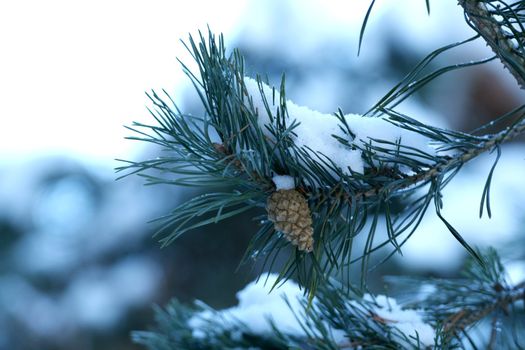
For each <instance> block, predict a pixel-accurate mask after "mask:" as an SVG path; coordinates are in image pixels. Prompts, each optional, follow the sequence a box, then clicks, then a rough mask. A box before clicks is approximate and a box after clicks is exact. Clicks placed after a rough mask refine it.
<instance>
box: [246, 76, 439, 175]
mask: <svg viewBox="0 0 525 350" xmlns="http://www.w3.org/2000/svg"><path fill="white" fill-rule="evenodd" d="M244 83H245V86H246V89H247V92H248V94H249V95H250V96H251V99H252V103H253V108H254V110H255V112H256V113H257V115H258V123H259V126H260V127H261V129H262V130H263V132H265V133H266V134H267V136H268V137H271V134H270V132H269V131H268V128H267V125H270V124H271V119H270V116H269V114H268V112H270V113H271V115H272V116H273V117H275V116H276V115H277V110H278V108H279V103H280V98H281V97H280V94H279V92H278V91H277V90H275V91H274V90H273V89H272V88H270V87H269V86H268V85H266V84H264V83H261V85H259V83H258V82H257V81H256V80H255V79H252V78H249V77H245V78H244ZM262 94H264V98H263V96H262ZM264 100H266V103H267V105H266V104H265V103H264ZM247 104H249V103H248V102H247ZM267 107H268V109H267ZM286 108H287V111H288V117H289V119H290V120H288V121H287V125H291V124H292V122H294V121H295V122H297V123H299V125H298V126H297V127H296V128H295V129H294V133H295V134H296V135H297V136H295V137H294V142H295V144H296V145H297V147H299V148H302V149H303V150H304V151H305V152H306V153H308V154H309V155H310V156H311V157H312V158H313V159H322V160H324V161H327V160H328V161H331V162H333V163H334V164H335V165H336V166H337V167H338V168H340V169H341V170H342V171H343V172H344V173H346V174H349V175H350V174H351V172H356V173H360V174H363V173H364V168H365V162H364V161H363V159H362V152H361V150H360V149H359V148H364V147H366V145H369V144H371V143H372V144H374V143H377V142H374V140H386V141H389V142H392V143H393V144H385V143H382V144H381V147H383V148H386V149H390V150H395V149H396V148H397V147H398V144H399V145H402V146H403V147H411V148H415V149H419V150H422V151H424V152H426V153H428V154H431V155H435V154H436V151H435V149H434V148H432V147H431V146H430V145H429V139H428V138H426V137H424V136H422V135H420V134H417V133H415V132H411V131H408V130H406V129H403V128H400V127H398V126H396V125H394V124H392V123H391V122H390V121H389V120H388V118H386V117H381V118H372V117H364V116H362V115H358V114H346V115H345V116H344V118H345V121H346V123H347V125H348V126H349V128H350V131H351V132H352V134H353V135H355V138H354V139H353V140H352V139H351V138H350V135H348V134H347V133H346V132H345V131H343V130H344V128H342V125H341V123H340V121H339V119H338V118H337V117H336V116H334V115H330V114H324V113H321V112H318V111H314V110H311V109H309V108H308V107H304V106H298V105H296V104H295V103H293V102H292V101H290V100H287V101H286ZM334 136H335V137H334ZM336 137H339V138H341V139H346V140H348V142H349V144H354V145H356V146H357V148H355V149H353V148H350V147H348V146H346V145H343V144H342V143H341V142H339V141H338V140H337V139H336ZM418 160H420V161H424V159H422V158H418Z"/></svg>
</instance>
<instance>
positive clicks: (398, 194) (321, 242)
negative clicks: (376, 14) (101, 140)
mask: <svg viewBox="0 0 525 350" xmlns="http://www.w3.org/2000/svg"><path fill="white" fill-rule="evenodd" d="M471 40H473V39H468V40H466V41H463V42H460V43H456V44H453V45H448V46H447V47H444V48H442V49H438V50H436V51H435V52H433V53H431V54H430V55H428V56H427V57H426V58H425V59H423V60H422V62H421V63H420V64H419V65H418V66H417V67H416V68H415V69H414V70H413V71H412V72H410V73H409V74H408V75H407V76H406V77H405V78H404V79H403V80H402V81H401V82H400V83H399V84H397V85H396V86H395V87H394V88H393V89H392V90H391V91H389V92H388V93H387V94H386V95H385V97H384V98H382V99H381V100H380V101H379V102H378V103H377V104H376V106H374V107H373V108H372V109H371V111H370V112H369V113H368V114H369V115H370V116H356V115H344V114H343V113H342V111H339V112H338V113H336V115H335V116H329V115H326V116H323V115H319V114H315V112H312V111H309V110H308V109H305V108H304V107H299V106H296V105H294V104H293V102H291V101H288V100H286V98H285V80H284V77H283V80H282V82H281V87H280V89H279V91H276V89H271V88H269V87H268V86H267V85H266V84H264V83H263V82H262V80H261V79H260V78H258V80H257V81H255V80H251V81H249V82H250V84H251V85H250V86H249V87H248V86H247V79H248V78H245V73H244V59H243V57H242V55H241V54H240V53H239V52H238V51H234V52H233V54H231V55H227V54H226V49H225V47H224V42H223V39H222V37H219V39H218V40H216V38H215V36H214V35H213V34H212V33H211V32H210V33H209V35H208V38H207V39H205V38H204V37H203V36H202V35H201V37H200V42H195V41H194V40H193V38H191V37H190V40H189V43H188V45H187V48H188V50H189V51H190V53H191V55H192V57H193V59H194V60H195V61H196V62H197V63H198V66H199V72H200V74H199V75H198V76H197V75H194V74H193V73H192V72H191V71H189V70H188V69H187V67H186V66H185V65H183V69H184V70H185V72H186V74H187V75H188V77H189V78H190V79H191V81H192V82H193V85H194V86H195V88H196V91H197V93H198V95H199V97H200V99H201V102H202V105H203V107H204V109H205V111H206V113H205V115H203V116H201V117H195V116H191V115H187V114H184V113H182V112H181V111H180V110H179V109H178V107H177V106H176V104H175V103H174V101H173V100H172V99H171V98H170V97H169V96H168V95H166V97H161V96H159V95H158V94H156V93H155V92H153V93H152V94H151V95H150V96H149V97H150V99H151V101H152V103H153V105H154V109H152V110H151V111H150V112H151V114H152V115H153V117H154V118H155V120H156V121H157V123H158V124H157V125H146V124H141V123H135V124H134V127H133V128H131V130H133V131H135V132H136V133H137V134H138V135H139V136H138V137H133V139H136V140H141V141H146V142H151V143H154V144H156V145H160V146H162V147H163V156H162V157H158V158H156V159H152V160H147V161H142V162H127V165H125V166H123V167H121V168H119V169H118V170H119V171H124V170H126V171H128V174H135V173H138V174H139V175H141V176H143V177H145V178H146V180H147V181H148V183H150V184H159V183H161V184H172V185H184V186H199V187H215V188H216V187H217V186H226V187H229V188H232V189H233V191H232V192H221V193H217V194H209V195H207V196H203V197H199V198H195V199H194V200H192V201H190V202H188V203H185V204H182V205H181V206H179V207H178V208H175V209H174V210H173V211H172V213H171V214H169V215H167V216H165V217H164V218H163V220H164V223H165V224H164V225H163V226H162V227H161V229H160V230H159V233H162V235H163V237H162V238H161V242H162V243H163V244H169V243H171V242H172V241H173V240H175V239H176V238H177V237H179V236H180V235H181V234H183V233H185V232H187V231H189V230H191V229H193V228H196V227H200V226H202V225H206V224H209V223H216V222H218V221H221V220H224V219H228V218H230V217H232V216H234V215H236V214H239V213H241V212H243V211H245V210H247V209H249V208H254V207H258V208H266V206H267V199H268V198H269V197H270V196H271V195H272V193H273V192H275V191H276V187H275V185H274V183H273V182H272V178H273V176H274V175H276V174H279V175H288V176H290V177H291V178H293V179H294V183H295V191H297V192H298V193H300V194H301V195H302V196H303V197H305V199H306V200H307V201H308V207H309V210H310V212H311V221H310V220H306V221H304V222H313V227H312V229H313V231H310V232H313V235H314V237H310V238H308V237H306V238H305V237H302V238H300V239H299V238H298V236H296V233H292V232H287V231H286V230H284V231H283V228H285V227H289V226H286V225H280V226H276V225H274V224H273V222H272V221H274V220H268V218H265V217H263V218H262V220H261V222H262V225H261V229H260V230H259V232H258V233H257V234H256V235H255V237H254V238H253V240H252V242H251V244H250V246H249V247H248V249H247V253H246V255H245V256H246V258H245V259H244V260H243V262H248V261H250V260H252V259H253V258H263V259H264V263H263V268H264V267H266V268H268V267H269V266H271V265H272V264H274V262H275V260H276V259H275V258H276V256H277V254H279V253H282V252H283V250H286V248H287V244H286V242H285V241H283V240H282V238H283V237H284V238H287V239H288V240H290V241H291V242H292V243H293V242H299V241H300V240H301V241H305V242H306V241H308V242H313V246H312V245H311V244H308V249H306V250H305V251H303V249H296V250H295V251H291V252H289V253H288V255H289V257H288V260H287V261H286V262H285V263H284V264H282V265H281V266H280V267H279V269H280V270H281V271H282V273H281V278H282V279H287V278H290V277H292V276H295V277H296V278H297V279H298V280H299V281H300V283H301V284H303V285H305V286H307V287H308V288H309V289H310V291H311V293H314V292H315V289H316V288H317V287H316V286H318V285H319V284H320V283H323V281H325V280H326V279H327V278H328V277H329V276H330V275H331V274H332V273H334V272H338V271H342V270H344V269H346V270H349V267H350V265H351V264H353V263H355V262H360V263H361V278H362V284H363V285H364V284H365V282H366V281H365V278H366V275H367V269H368V267H367V264H368V260H369V257H370V255H371V254H372V253H373V252H375V251H378V250H380V249H382V248H384V247H386V246H387V245H388V244H391V245H392V247H393V250H392V253H391V254H389V255H388V256H391V255H392V254H394V253H396V252H399V251H400V250H401V247H402V245H403V244H404V243H405V242H406V240H407V239H408V238H409V237H410V236H411V235H412V234H413V232H414V231H415V230H416V229H417V227H418V225H419V223H420V222H421V220H422V218H423V216H424V215H425V213H426V212H427V210H428V208H429V207H430V205H431V204H434V207H435V210H436V215H437V216H438V217H439V218H440V219H441V220H442V222H443V223H444V225H445V226H446V227H447V228H448V229H449V230H450V232H451V233H452V234H453V235H454V237H455V238H456V239H457V240H458V242H459V243H460V244H461V245H463V246H464V247H465V249H466V250H467V251H468V252H469V253H470V254H472V255H473V256H475V257H476V252H475V251H474V249H472V248H471V247H470V246H469V245H468V243H467V242H466V241H465V240H464V239H463V238H462V237H461V235H460V233H459V232H457V230H455V229H454V227H453V226H452V225H451V224H450V223H448V222H447V220H446V219H445V218H444V217H443V215H442V214H441V208H442V206H443V201H442V194H441V191H442V190H443V188H444V187H445V186H446V185H447V184H448V182H449V181H451V180H452V178H453V177H454V175H455V174H456V173H457V172H458V171H459V170H460V168H461V167H462V165H463V164H464V163H466V162H468V161H469V160H471V159H474V158H475V157H477V156H478V155H479V154H482V153H484V152H487V151H491V150H493V149H495V148H498V147H499V145H500V144H501V143H504V142H506V141H508V140H510V139H512V138H513V137H515V136H516V135H518V134H520V133H522V132H523V131H524V130H525V124H524V123H523V122H522V120H523V117H524V115H525V113H524V110H525V106H522V107H520V108H518V109H516V110H515V111H512V112H509V113H508V115H506V116H503V117H502V119H503V118H511V117H514V118H516V121H515V122H514V124H513V125H512V126H510V127H508V128H507V129H505V130H503V131H501V132H500V133H497V134H494V135H483V136H477V135H474V134H466V133H461V132H456V131H452V130H444V129H440V128H436V127H433V126H431V125H425V124H423V123H420V122H418V121H417V120H415V119H412V118H410V117H408V116H405V115H403V114H400V113H398V112H396V111H395V110H394V109H393V108H394V107H395V106H396V105H398V104H399V103H400V102H401V101H403V100H404V99H405V98H407V97H408V96H410V95H412V94H413V93H414V92H415V91H417V89H421V88H422V87H424V86H425V85H426V84H428V83H429V82H430V81H432V80H433V79H435V78H436V77H438V76H440V75H441V74H444V73H446V72H449V71H451V70H455V69H460V68H464V67H468V66H473V65H477V64H483V63H485V62H488V61H489V60H483V61H479V62H469V63H466V64H459V65H452V66H447V67H443V68H440V69H438V70H436V71H432V72H430V73H427V69H428V67H429V64H430V63H431V62H432V61H433V60H434V59H435V58H436V57H438V56H439V55H440V54H442V53H443V52H445V51H447V50H451V49H454V48H456V47H458V46H460V45H463V44H466V43H468V42H469V41H471ZM254 84H255V86H254ZM166 98H167V99H168V100H167V101H166ZM305 111H306V113H314V114H315V116H316V118H326V121H327V122H331V123H333V122H334V121H336V122H337V121H339V125H338V127H339V130H340V132H339V133H338V134H337V135H324V137H325V139H324V140H322V143H327V142H330V143H331V145H332V146H331V147H332V148H331V149H330V148H329V149H328V151H333V150H334V149H337V150H338V151H337V152H339V153H338V154H334V155H332V156H328V155H326V154H324V153H323V152H322V151H318V150H316V149H315V147H316V145H310V144H306V145H304V146H299V145H298V144H297V139H298V138H299V137H301V136H302V135H301V133H304V132H305V127H304V126H302V123H305V122H306V121H307V120H302V119H300V116H301V113H305ZM293 118H299V119H293ZM265 119H267V122H264V123H263V121H264V120H265ZM378 121H379V122H382V123H383V124H381V125H379V126H378V127H379V128H386V130H391V132H395V134H399V135H404V136H402V137H401V136H396V139H392V138H390V139H389V138H385V137H383V136H379V137H371V136H368V135H366V134H364V135H363V134H362V133H360V134H359V136H357V134H356V130H360V129H358V127H359V125H363V124H364V123H376V124H377V122H378ZM319 122H321V119H319ZM312 127H313V128H315V127H316V126H315V125H313V126H312ZM356 128H357V129H356ZM365 129H370V127H367V128H365ZM213 135H217V136H213ZM412 138H414V139H418V138H420V139H424V140H427V141H425V142H426V143H427V142H430V143H433V144H435V145H436V147H437V150H435V149H433V148H429V146H428V145H427V144H422V143H419V144H417V146H411V145H410V143H408V144H407V143H406V142H408V141H410V140H411V139H412ZM312 147H313V148H312ZM324 149H326V147H325V148H324ZM339 149H342V150H344V151H343V152H345V153H349V154H354V155H355V154H356V153H357V154H360V156H359V159H357V158H356V159H357V163H356V162H354V163H351V164H353V165H352V166H354V165H355V164H362V165H360V166H361V167H362V170H359V169H353V168H350V166H348V167H347V166H346V165H343V166H341V165H340V163H337V161H338V159H337V158H338V157H345V156H346V154H345V153H341V152H340V151H339ZM440 152H441V153H440ZM354 158H355V156H354ZM351 159H353V158H351ZM152 171H155V172H154V173H152ZM490 174H492V171H491V173H490ZM490 178H491V176H490V175H489V177H488V179H489V180H490ZM426 185H429V186H426ZM425 186H426V187H425ZM420 189H423V192H425V193H423V194H422V195H419V197H418V198H417V199H413V198H411V197H410V196H411V195H414V194H415V193H416V191H418V190H420ZM489 189H490V181H487V186H485V189H484V195H485V194H488V193H489ZM420 193H421V192H420ZM394 200H396V201H397V200H401V201H403V202H408V201H410V202H411V204H410V205H408V206H407V208H406V209H405V210H404V211H402V212H394V211H392V210H391V209H390V208H391V203H392V202H393V201H394ZM482 205H486V206H487V208H489V201H488V196H486V200H484V202H483V203H482ZM274 217H277V216H274ZM381 220H384V221H385V226H386V228H387V233H388V238H387V239H386V240H384V241H382V242H376V240H377V239H376V238H375V237H376V236H375V233H376V229H377V227H378V225H379V222H380V221H381ZM278 227H281V229H279V228H278ZM276 231H277V232H276ZM362 231H365V233H366V234H367V235H368V237H367V242H366V244H365V247H364V249H363V251H362V254H360V255H359V256H358V257H357V258H356V256H355V252H353V251H352V247H353V244H352V241H353V239H354V238H355V237H356V236H357V235H358V234H359V233H361V232H362ZM297 232H298V231H297ZM304 232H306V231H304ZM401 238H402V239H401ZM311 250H313V252H312V253H311V254H306V253H309V252H310V251H311ZM478 258H479V257H478Z"/></svg>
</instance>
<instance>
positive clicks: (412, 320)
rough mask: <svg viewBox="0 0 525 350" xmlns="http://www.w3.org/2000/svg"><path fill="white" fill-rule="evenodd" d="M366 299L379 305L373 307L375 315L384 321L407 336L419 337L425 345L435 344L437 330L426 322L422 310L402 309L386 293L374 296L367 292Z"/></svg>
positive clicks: (411, 337)
mask: <svg viewBox="0 0 525 350" xmlns="http://www.w3.org/2000/svg"><path fill="white" fill-rule="evenodd" d="M364 299H365V300H367V301H371V302H373V303H374V304H376V305H377V306H376V307H375V308H373V312H374V314H375V315H377V316H379V317H380V318H382V319H383V320H384V322H386V323H388V324H391V325H392V326H393V327H394V328H396V329H398V330H399V332H401V333H402V334H403V335H405V336H406V337H409V338H410V339H418V340H419V342H420V343H421V344H422V345H425V346H431V345H434V338H435V337H436V332H435V330H434V329H433V328H432V327H431V326H430V325H429V324H428V323H425V322H424V320H423V318H422V315H423V312H422V311H420V310H412V309H402V308H401V306H400V305H398V303H397V301H396V300H395V299H393V298H389V297H387V296H385V295H377V296H375V297H374V296H372V295H371V294H365V296H364Z"/></svg>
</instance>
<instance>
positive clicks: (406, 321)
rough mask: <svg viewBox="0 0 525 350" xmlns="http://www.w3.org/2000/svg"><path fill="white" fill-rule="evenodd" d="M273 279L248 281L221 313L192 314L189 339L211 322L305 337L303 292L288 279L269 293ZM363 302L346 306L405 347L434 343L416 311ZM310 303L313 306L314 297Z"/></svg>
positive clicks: (340, 338)
mask: <svg viewBox="0 0 525 350" xmlns="http://www.w3.org/2000/svg"><path fill="white" fill-rule="evenodd" d="M276 280H277V275H276V274H270V275H268V277H267V278H265V279H261V281H259V283H257V281H254V282H251V283H250V284H248V285H247V286H246V287H245V288H244V289H243V290H241V291H240V292H238V293H237V299H238V300H239V304H238V305H236V306H233V307H231V308H228V309H225V310H222V311H215V310H211V309H207V310H204V311H201V312H199V313H196V314H195V315H193V317H192V318H190V319H189V321H188V326H189V327H190V328H191V329H192V334H193V336H194V337H195V338H199V339H203V338H206V337H207V336H209V334H207V332H206V327H207V325H208V324H209V323H210V321H213V320H214V321H217V320H221V324H222V325H223V327H224V328H223V330H225V331H226V330H230V331H235V326H236V325H238V324H239V323H241V324H243V325H245V326H246V327H247V331H249V332H250V333H253V334H258V335H271V334H272V333H273V332H274V330H273V328H272V326H275V327H277V329H279V331H280V332H282V333H284V334H287V335H293V336H297V337H306V336H308V334H307V333H306V332H305V328H304V325H305V324H306V323H307V319H306V316H305V312H304V305H305V303H304V301H305V300H304V298H305V297H304V293H303V291H302V290H301V289H300V288H299V286H298V285H297V284H296V283H295V282H293V281H291V280H288V281H287V282H286V283H283V284H282V285H279V287H278V288H276V289H274V290H273V291H272V290H271V288H272V286H273V285H274V283H275V281H276ZM301 301H303V302H301ZM363 302H364V303H366V305H367V306H366V308H365V307H364V304H362V303H359V302H358V301H355V300H349V301H348V303H347V307H349V308H354V309H357V310H361V311H362V312H363V313H365V314H369V315H370V318H371V320H372V319H374V318H375V319H377V320H380V322H382V323H386V324H388V325H389V326H390V327H392V328H395V330H396V331H397V333H398V335H399V336H398V337H396V338H397V339H401V340H402V339H406V345H407V346H409V345H410V344H413V343H417V342H418V341H419V343H420V344H422V345H425V346H431V345H433V344H434V338H435V335H436V334H435V331H434V329H433V328H432V327H431V326H430V325H429V324H427V323H425V322H424V321H423V318H422V313H421V312H420V311H418V310H411V309H408V310H407V309H402V308H401V306H400V305H398V303H397V301H396V300H395V299H393V298H389V297H386V296H384V295H378V296H373V295H371V294H365V295H364V297H363ZM313 303H314V305H315V304H316V303H317V299H316V298H314V299H313ZM325 327H326V329H327V330H329V332H330V333H331V335H332V337H333V339H334V340H335V341H336V342H337V343H344V342H345V332H344V330H341V329H335V328H333V327H331V326H330V325H329V324H328V323H325ZM396 331H395V332H396ZM232 334H235V332H232ZM318 336H320V335H319V334H318Z"/></svg>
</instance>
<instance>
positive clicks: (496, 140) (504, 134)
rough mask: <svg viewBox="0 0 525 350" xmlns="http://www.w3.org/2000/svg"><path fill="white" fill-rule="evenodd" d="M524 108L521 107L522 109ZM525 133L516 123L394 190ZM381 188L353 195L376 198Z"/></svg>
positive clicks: (460, 163)
mask: <svg viewBox="0 0 525 350" xmlns="http://www.w3.org/2000/svg"><path fill="white" fill-rule="evenodd" d="M524 107H525V106H523V107H521V108H524ZM523 116H525V114H523V115H522V116H520V119H522V118H523ZM523 133H525V120H522V121H520V122H519V123H516V124H515V125H512V126H509V127H508V128H506V129H505V130H502V131H500V132H499V133H497V134H494V135H488V136H486V137H485V141H483V142H480V143H479V144H478V145H476V146H473V147H472V148H470V149H467V150H465V151H463V152H461V153H458V154H457V155H455V156H453V157H450V158H449V159H447V160H444V161H443V162H440V163H438V164H436V165H435V166H433V167H431V168H429V169H427V170H425V171H422V172H420V173H417V174H414V175H410V176H407V177H405V178H404V181H403V183H402V185H399V186H398V187H396V188H395V190H402V189H404V188H407V187H410V186H414V185H416V184H419V183H421V182H427V181H429V180H430V179H432V178H434V177H436V176H438V175H441V174H443V173H445V172H448V171H450V170H451V169H454V168H457V167H460V166H462V165H463V164H465V163H467V162H468V161H470V160H472V159H474V158H476V157H477V156H479V155H480V154H482V153H485V152H487V151H491V150H492V149H494V148H495V147H498V146H499V145H501V144H502V143H505V142H507V141H510V140H512V139H513V138H515V137H517V136H519V135H521V134H523ZM381 190H382V189H381V188H373V189H370V190H367V191H364V192H359V193H357V194H356V195H355V197H354V198H356V199H364V198H367V197H373V196H377V195H378V194H379V193H380V192H381Z"/></svg>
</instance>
